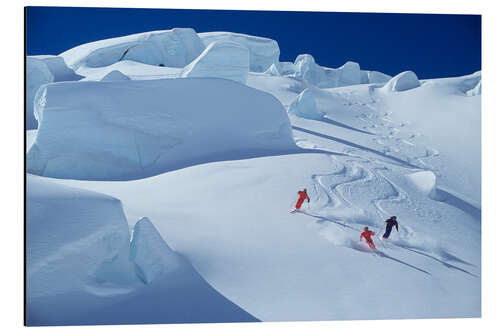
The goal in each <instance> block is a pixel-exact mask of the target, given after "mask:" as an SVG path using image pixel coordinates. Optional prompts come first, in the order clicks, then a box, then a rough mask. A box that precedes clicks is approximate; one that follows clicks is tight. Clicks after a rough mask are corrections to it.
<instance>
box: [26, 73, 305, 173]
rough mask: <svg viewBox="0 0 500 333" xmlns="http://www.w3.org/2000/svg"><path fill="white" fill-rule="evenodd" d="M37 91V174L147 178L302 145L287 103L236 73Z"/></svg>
mask: <svg viewBox="0 0 500 333" xmlns="http://www.w3.org/2000/svg"><path fill="white" fill-rule="evenodd" d="M37 96H38V99H37V110H36V117H37V120H38V121H39V122H40V123H41V125H40V127H39V130H38V133H37V137H36V139H35V143H34V144H33V146H32V147H31V149H30V150H29V152H28V155H27V170H28V172H30V173H33V174H38V175H43V176H48V177H58V178H76V179H130V178H136V177H141V178H142V177H144V176H145V175H146V174H150V175H152V174H155V173H160V172H165V171H167V170H173V169H177V168H182V167H185V166H188V165H192V164H197V163H202V162H203V161H211V160H221V159H223V160H225V159H234V158H237V157H238V156H239V157H240V158H241V157H244V156H252V155H254V154H257V153H258V154H270V153H279V152H286V151H290V150H294V149H296V146H295V144H294V142H293V139H292V133H291V128H290V122H289V119H288V117H287V114H286V112H285V110H284V108H283V106H282V105H281V103H280V102H279V101H278V100H277V99H276V98H275V97H273V96H271V95H270V94H267V93H265V92H262V91H259V90H256V89H253V88H249V87H246V86H244V85H241V84H239V83H236V82H233V81H229V80H221V79H208V78H187V79H175V80H171V79H163V80H141V81H133V80H131V81H114V82H93V81H83V82H82V81H77V82H64V83H54V84H51V85H48V86H45V89H41V90H40V91H39V94H38V95H37ZM243 124H244V126H243ZM228 137H230V138H231V140H227V138H228ZM200 152H203V153H202V154H200ZM266 152H267V153H266Z"/></svg>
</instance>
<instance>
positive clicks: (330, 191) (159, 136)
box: [27, 29, 481, 324]
mask: <svg viewBox="0 0 500 333" xmlns="http://www.w3.org/2000/svg"><path fill="white" fill-rule="evenodd" d="M174 30H175V29H174ZM174 30H172V31H174ZM172 31H170V32H158V33H157V32H154V33H145V34H138V35H132V36H126V37H122V38H120V39H113V40H107V41H99V42H95V43H91V44H86V45H84V46H80V47H76V48H74V49H73V50H70V51H67V52H65V53H63V54H62V56H63V57H64V58H65V60H66V62H68V64H71V65H70V66H71V67H72V68H74V69H76V72H77V73H78V74H80V75H84V76H86V77H85V78H84V79H83V81H100V80H101V79H103V78H105V77H106V75H108V74H109V73H111V74H109V78H110V79H111V80H110V81H107V82H73V83H72V82H63V83H55V84H49V85H47V86H44V88H42V89H40V90H39V91H38V95H37V96H38V97H37V99H36V103H35V105H36V107H35V108H36V110H37V111H36V114H37V117H38V118H39V119H40V120H41V122H40V127H39V129H38V130H31V131H27V149H28V150H29V152H28V156H27V157H28V159H27V166H28V172H30V173H36V174H40V175H43V176H44V177H39V176H30V177H29V179H30V180H29V183H30V184H31V186H32V187H31V188H32V189H33V190H36V191H38V192H37V193H38V195H39V198H34V197H33V196H29V197H28V201H27V205H28V209H29V207H30V206H31V207H37V205H38V201H40V200H42V199H43V198H44V196H45V195H44V193H47V196H48V198H49V199H50V200H51V201H50V202H51V203H54V204H56V203H57V204H60V205H61V206H62V207H64V209H67V210H69V209H70V208H71V207H72V205H73V204H74V203H66V201H64V200H61V201H60V202H58V200H56V199H54V198H53V197H51V195H49V194H50V193H52V191H54V189H58V188H59V186H61V185H63V186H69V188H71V189H72V190H71V191H76V193H89V192H86V191H89V190H90V191H92V193H93V194H92V196H97V197H100V196H102V197H104V198H109V197H112V198H116V199H119V200H120V202H121V204H122V205H123V214H124V215H125V217H126V222H124V221H125V219H122V222H123V223H128V226H129V229H130V230H134V231H133V234H134V235H137V238H136V239H135V243H134V239H132V243H130V245H128V246H129V248H128V251H129V254H132V255H131V256H129V257H128V258H129V260H131V261H130V262H128V264H127V265H129V266H127V265H124V264H123V262H125V261H118V262H121V263H122V264H120V265H124V266H120V265H118V266H119V267H118V266H116V265H115V266H116V267H115V266H110V267H108V268H107V270H105V272H106V274H104V275H103V276H105V277H107V278H109V277H110V276H111V277H112V276H115V275H116V274H117V272H119V271H120V269H121V270H123V269H125V268H124V267H128V268H127V269H128V271H127V272H128V273H127V274H129V273H130V274H132V276H133V277H135V278H136V279H137V280H138V281H139V283H144V282H146V283H150V284H146V285H147V286H149V287H147V288H137V287H130V284H128V285H127V288H129V289H130V290H132V291H129V292H127V293H126V294H122V295H118V294H116V293H114V294H107V295H103V294H102V293H101V297H100V299H99V302H97V301H96V300H95V299H93V298H92V297H90V296H88V295H84V294H82V293H80V294H77V295H74V297H76V298H82V299H88V303H85V302H84V304H87V305H88V306H89V309H90V310H89V312H88V315H87V316H86V317H84V318H79V319H76V317H71V316H72V315H68V318H67V319H65V320H66V322H67V323H69V322H77V321H79V322H80V323H89V324H90V323H103V324H104V323H134V322H138V323H147V322H196V321H210V322H212V321H238V320H241V321H252V320H255V318H258V319H259V320H264V321H281V320H333V319H338V320H345V319H392V318H450V317H478V316H480V315H481V279H480V278H481V196H480V193H481V192H480V190H481V182H480V179H481V174H480V169H481V154H480V147H481V145H480V144H481V142H480V121H481V72H476V73H474V74H471V75H467V76H463V77H457V78H441V79H426V80H419V79H418V77H417V76H416V75H415V74H414V73H413V72H411V71H406V72H403V73H401V74H399V75H397V76H395V77H394V78H391V77H389V76H387V75H385V74H383V73H380V72H376V71H371V70H361V69H360V67H359V65H358V64H356V63H352V62H347V63H346V64H345V65H344V66H342V67H340V68H338V69H329V68H325V67H322V66H320V65H318V64H316V63H315V62H314V58H313V57H312V56H307V55H303V56H299V57H298V58H297V61H296V63H295V64H292V63H284V62H279V47H278V45H277V43H276V42H275V41H273V40H270V39H266V38H259V37H255V36H246V35H241V34H233V33H201V34H196V33H194V31H187V30H183V33H182V34H180V35H177V33H174V32H172ZM157 35H158V36H157ZM193 35H194V36H193ZM144 36H146V37H144ZM154 36H157V37H154ZM172 36H177V37H180V39H178V40H177V41H178V42H179V41H183V42H182V43H184V44H182V43H181V44H175V43H174V44H169V43H171V42H172V41H171V39H172ZM153 37H154V38H153ZM197 38H199V40H198V39H197ZM197 40H198V41H201V42H202V43H203V44H204V45H203V47H201V48H199V47H195V46H196V45H199V43H198V41H197ZM214 41H216V44H217V43H222V44H223V45H226V43H229V44H230V46H231V48H230V49H231V50H233V51H234V49H233V48H232V47H233V44H232V43H236V44H238V45H240V46H241V49H244V48H246V49H247V50H248V52H249V58H248V66H249V67H250V72H248V71H247V70H244V71H240V69H241V68H242V67H243V66H240V65H241V64H242V63H243V62H240V61H239V60H241V59H235V58H232V59H226V58H225V56H227V55H229V54H231V52H229V53H228V52H226V51H224V52H221V53H220V54H216V56H215V57H213V58H211V59H209V58H207V59H205V57H204V55H203V54H204V53H210V52H209V51H210V47H209V48H208V49H205V47H206V46H208V45H210V43H212V42H214ZM229 44H227V45H229ZM133 45H140V47H139V48H138V49H137V50H136V51H137V52H136V53H135V56H134V57H133V58H130V59H128V58H127V57H126V56H125V55H124V54H123V53H124V52H125V51H124V50H126V49H128V48H129V47H131V46H133ZM172 45H174V46H175V45H176V46H179V48H176V47H173V50H174V51H176V52H177V51H178V52H177V53H176V54H177V55H176V58H175V59H177V60H179V59H181V60H182V59H184V60H183V61H180V60H179V61H180V62H178V63H175V64H174V63H170V64H167V63H161V64H162V65H163V66H160V63H159V61H156V60H155V61H152V60H151V59H153V58H154V57H161V56H162V53H161V52H160V51H161V50H169V49H170V48H171V47H172ZM186 45H187V46H186ZM212 45H215V44H212ZM212 47H213V46H212ZM234 47H235V48H236V49H238V50H239V49H240V48H238V47H236V45H234ZM151 48H152V49H151ZM164 48H165V49H164ZM146 50H153V51H152V52H151V54H148V52H146ZM159 50H160V51H159ZM193 50H194V51H196V52H194V51H193ZM188 51H189V52H188ZM198 51H199V52H198ZM127 54H128V52H127ZM186 54H189V55H190V56H189V57H188V58H190V59H191V60H190V61H189V62H191V61H193V62H192V65H189V62H188V61H187V58H186V57H185V55H186ZM238 54H239V53H238ZM117 55H118V56H119V57H118V56H117ZM150 56H151V57H153V58H151V57H150ZM198 56H199V58H198V59H197V60H195V59H196V58H197V57H198ZM237 58H238V57H237ZM127 59H128V60H127ZM155 59H156V58H155ZM158 59H159V58H158ZM177 60H176V61H177ZM162 61H163V60H162ZM204 62H205V63H204ZM181 63H182V64H181ZM245 64H246V62H245ZM198 66H200V69H202V70H200V71H199V73H201V74H199V75H201V76H202V77H203V76H204V78H196V79H195V78H189V79H184V78H183V79H181V78H179V76H182V74H181V73H182V72H183V71H188V70H192V69H193V68H196V67H198ZM228 66H229V67H228ZM233 66H234V67H233ZM273 66H274V67H273ZM240 67H241V68H240ZM236 69H238V70H236ZM114 70H116V71H119V72H120V73H122V74H123V75H124V76H126V77H128V78H130V79H131V80H126V81H124V80H123V76H121V75H118V74H117V73H116V72H115V73H113V72H112V71H114ZM243 72H245V75H246V77H245V78H246V80H245V81H242V80H241V79H237V81H240V82H246V85H242V84H239V83H237V82H234V78H235V77H242V76H241V75H242V73H243ZM235 73H236V74H237V75H236V74H235ZM217 75H224V76H222V77H225V78H229V79H231V80H225V79H213V78H209V77H213V76H217ZM113 78H114V79H113ZM270 95H272V96H270ZM273 96H274V97H273ZM285 110H287V111H288V112H285ZM172 138H177V139H178V140H177V141H176V140H172ZM172 142H176V143H177V144H175V145H171V144H169V143H172ZM165 145H167V146H168V149H167V150H165V149H164V146H165ZM297 146H298V147H297ZM138 156H139V157H140V158H139V157H138ZM147 161H150V162H151V163H152V164H150V165H149V164H147ZM144 163H146V164H144ZM51 177H54V178H51ZM59 178H69V179H59ZM34 179H36V181H34ZM77 179H81V180H77ZM84 179H94V181H89V180H84ZM96 179H99V181H95V180H96ZM111 180H112V181H111ZM37 187H39V189H38V190H37V189H36V188H37ZM304 187H306V188H307V189H308V192H309V196H310V197H311V202H310V203H305V204H304V206H303V207H304V208H303V210H302V211H301V212H297V213H294V214H290V210H291V208H292V206H293V204H294V203H295V200H296V198H297V194H296V193H297V191H298V190H299V189H302V188H304ZM28 188H29V190H30V187H28ZM65 188H66V187H65ZM79 191H82V192H79ZM72 193H73V192H72ZM63 197H64V196H63ZM76 198H78V196H77V197H76ZM67 202H69V201H67ZM113 202H114V201H113ZM78 207H79V206H78V205H77V206H76V208H78ZM64 209H63V210H62V211H64ZM392 215H396V216H397V217H398V221H399V223H400V226H399V232H397V231H396V230H393V233H392V234H391V236H390V239H389V240H385V241H382V240H381V238H380V236H381V234H382V233H383V228H384V220H386V219H387V218H388V217H390V216H392ZM33 216H34V215H32V217H29V220H30V222H35V221H37V222H38V223H40V224H43V223H46V222H44V221H42V220H37V219H36V218H35V217H33ZM100 216H101V212H96V214H95V218H96V219H98V218H100ZM144 216H147V217H148V218H147V219H143V217H144ZM93 221H95V220H90V221H89V223H88V225H89V226H91V225H92V223H93ZM137 221H139V222H137ZM110 223H111V221H110ZM123 223H122V227H123ZM85 224H86V225H87V223H85ZM365 226H369V227H370V229H372V230H374V231H375V233H376V237H375V244H376V246H377V248H378V250H377V251H371V250H369V248H368V246H367V245H366V243H365V242H364V241H363V242H360V241H359V234H360V232H361V230H362V228H363V227H365ZM93 230H95V228H90V229H85V231H86V232H91V231H93ZM52 232H53V233H54V234H58V233H60V234H58V237H60V236H63V235H64V234H65V233H66V232H64V231H63V229H61V230H57V229H56V228H54V229H52ZM39 237H40V239H41V241H43V239H44V238H48V237H49V236H48V235H46V234H45V233H40V235H39ZM70 243H71V244H73V243H77V242H76V241H75V242H70ZM167 244H168V245H167ZM122 258H123V257H122ZM179 258H184V259H183V260H185V262H184V261H183V262H184V263H185V265H184V264H182V265H181V266H182V267H184V268H183V269H181V271H182V272H181V273H179V271H176V272H177V273H176V274H177V275H175V274H174V275H175V276H177V277H178V278H174V277H172V275H170V274H169V273H168V272H169V271H170V268H169V267H170V266H171V265H172V266H174V267H175V266H176V265H177V264H176V263H178V262H180V261H182V260H181V259H179ZM178 260H180V261H178ZM68 267H69V266H68ZM60 269H61V270H63V271H64V265H63V266H61V267H60ZM88 271H92V269H90V268H88V267H82V269H81V273H82V274H80V275H79V276H84V275H85V274H84V273H85V272H88ZM162 272H163V273H162ZM162 274H163V275H162ZM157 276H163V277H164V278H157ZM187 276H190V278H187ZM78 281H79V280H78V279H76V280H74V287H75V288H76V289H79V288H80V289H82V288H83V289H82V290H87V289H85V288H87V287H88V285H87V284H86V283H85V282H82V283H80V282H78ZM80 281H81V280H80ZM85 281H86V280H85ZM48 285H49V287H50V283H49V284H48ZM105 289H106V288H105ZM93 290H96V289H93ZM89 297H90V298H89ZM186 297H187V298H188V300H198V301H199V302H190V301H188V302H186V303H182V302H180V303H179V302H169V301H165V300H166V299H170V298H173V299H176V300H184V299H186ZM36 301H38V299H37V300H36ZM48 301H50V302H52V303H51V304H59V303H61V304H65V303H64V297H56V296H54V297H53V298H50V299H49V300H41V301H40V303H30V304H31V306H32V307H34V305H33V304H35V305H38V306H39V307H42V305H46V304H48V303H47V302H48ZM212 302H214V304H219V305H218V306H215V307H210V306H204V305H203V304H212ZM146 303H149V304H151V306H152V308H155V309H164V310H165V312H161V313H160V312H152V313H151V315H150V316H148V315H146V314H144V313H142V314H140V315H139V314H137V311H138V310H137V309H139V308H140V306H141V305H143V304H146ZM193 303H194V304H197V306H200V307H201V308H200V310H199V311H198V310H197V309H192V308H190V306H192V304H193ZM202 303H203V304H202ZM173 304H175V306H174V305H173ZM62 308H63V306H61V309H62ZM210 308H211V309H213V310H214V311H213V312H211V311H210ZM59 309H60V308H58V310H59ZM117 309H119V311H118V310H117ZM223 309H227V310H223ZM242 309H244V311H243V310H242ZM77 310H78V309H76V310H75V309H70V310H68V311H69V314H71V313H76V312H77ZM71 311H74V312H71ZM162 311H163V310H162ZM190 311H191V312H192V313H198V314H199V317H197V318H195V319H193V318H190V317H189V315H188V314H189V313H190ZM62 312H64V311H62ZM44 316H45V318H42V317H44ZM52 316H53V314H50V313H48V312H47V313H46V314H43V316H42V317H40V321H41V322H43V320H45V323H48V322H50V321H51V320H52V321H57V320H59V319H54V318H55V317H52ZM49 319H50V320H49ZM59 323H60V321H59Z"/></svg>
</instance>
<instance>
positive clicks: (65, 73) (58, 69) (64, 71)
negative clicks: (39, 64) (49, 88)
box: [28, 55, 83, 82]
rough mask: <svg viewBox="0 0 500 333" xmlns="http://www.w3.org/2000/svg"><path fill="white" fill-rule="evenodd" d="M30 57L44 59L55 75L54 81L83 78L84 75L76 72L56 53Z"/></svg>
mask: <svg viewBox="0 0 500 333" xmlns="http://www.w3.org/2000/svg"><path fill="white" fill-rule="evenodd" d="M29 58H31V59H38V60H41V61H43V62H44V63H45V64H46V65H47V67H48V68H49V71H50V72H51V74H52V75H53V76H54V82H60V81H78V80H80V79H82V78H83V76H81V75H78V74H76V73H75V71H73V69H71V68H69V67H68V66H67V65H66V63H65V62H64V58H63V57H60V56H55V55H38V56H29V57H28V59H29Z"/></svg>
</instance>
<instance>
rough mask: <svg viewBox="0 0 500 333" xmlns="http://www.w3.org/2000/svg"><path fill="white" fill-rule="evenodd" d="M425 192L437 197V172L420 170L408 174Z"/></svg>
mask: <svg viewBox="0 0 500 333" xmlns="http://www.w3.org/2000/svg"><path fill="white" fill-rule="evenodd" d="M406 177H407V178H408V179H409V180H410V182H411V183H412V184H413V185H414V186H415V187H416V188H417V189H418V190H419V191H420V192H421V193H423V194H425V195H427V196H429V197H431V198H433V197H436V174H434V172H432V171H419V172H414V173H411V174H409V175H407V176H406Z"/></svg>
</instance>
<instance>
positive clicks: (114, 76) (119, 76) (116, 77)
mask: <svg viewBox="0 0 500 333" xmlns="http://www.w3.org/2000/svg"><path fill="white" fill-rule="evenodd" d="M128 80H130V78H129V77H128V76H127V75H125V74H123V73H122V72H120V71H119V70H113V71H111V72H109V73H108V74H106V75H104V76H103V77H102V78H101V79H100V81H128Z"/></svg>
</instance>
